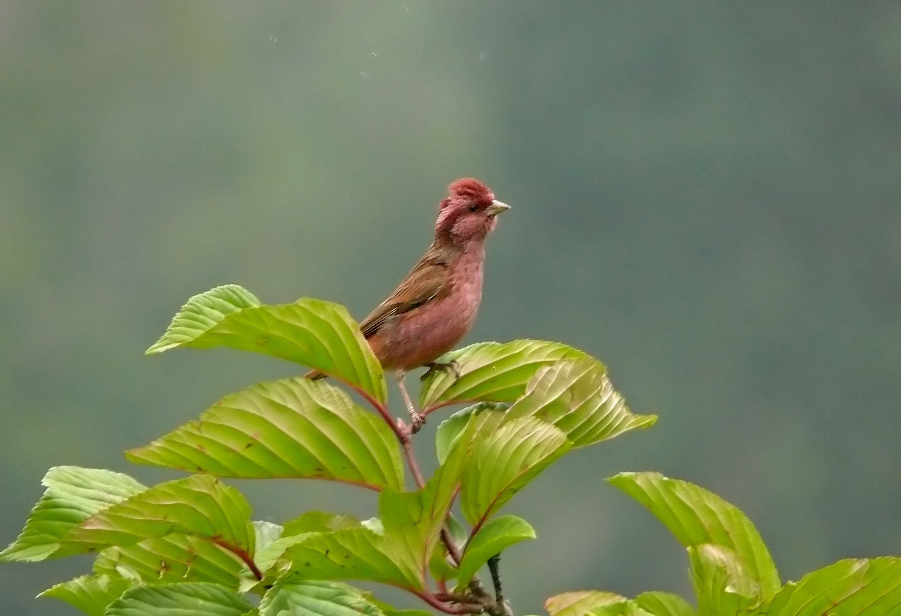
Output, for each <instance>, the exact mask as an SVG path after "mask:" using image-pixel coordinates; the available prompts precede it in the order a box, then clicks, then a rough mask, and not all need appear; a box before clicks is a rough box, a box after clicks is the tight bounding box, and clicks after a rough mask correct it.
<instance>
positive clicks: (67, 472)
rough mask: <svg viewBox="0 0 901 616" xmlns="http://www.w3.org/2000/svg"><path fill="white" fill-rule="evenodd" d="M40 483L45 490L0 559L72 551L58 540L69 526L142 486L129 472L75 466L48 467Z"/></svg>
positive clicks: (33, 557)
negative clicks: (17, 535)
mask: <svg viewBox="0 0 901 616" xmlns="http://www.w3.org/2000/svg"><path fill="white" fill-rule="evenodd" d="M41 483H42V484H43V485H45V486H46V487H47V490H46V491H45V492H44V494H43V496H41V499H40V500H39V501H38V503H37V505H35V507H34V509H33V510H32V511H31V515H29V516H28V520H27V521H26V522H25V528H24V529H23V530H22V533H21V534H20V535H19V537H18V538H17V539H16V540H15V541H14V542H13V543H12V544H11V545H10V546H9V547H8V548H6V549H5V550H3V551H2V552H0V561H14V560H19V561H38V560H44V559H45V558H48V557H50V556H62V555H64V554H65V553H70V554H71V553H73V551H71V550H70V551H69V552H65V551H63V550H61V546H60V543H59V542H60V540H61V539H62V538H63V536H65V535H66V533H68V532H69V530H71V529H72V528H74V527H75V526H76V525H77V524H79V523H80V522H82V521H84V520H86V519H87V518H89V517H90V516H92V515H94V514H95V513H97V512H98V511H101V510H103V509H106V508H107V507H109V506H111V505H114V504H116V503H118V502H121V501H123V500H125V499H126V498H128V497H129V496H132V495H134V494H136V493H138V492H140V491H141V490H144V489H145V488H144V486H143V485H141V484H140V483H138V482H137V481H135V480H134V479H132V478H131V477H129V476H128V475H123V474H122V473H114V472H112V471H108V470H103V469H94V468H79V467H77V466H57V467H54V468H51V469H50V470H49V471H47V474H46V475H44V479H43V480H42V481H41Z"/></svg>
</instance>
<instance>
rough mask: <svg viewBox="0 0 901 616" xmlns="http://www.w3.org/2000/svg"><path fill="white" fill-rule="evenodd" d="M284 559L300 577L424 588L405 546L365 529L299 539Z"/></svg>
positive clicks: (314, 534)
mask: <svg viewBox="0 0 901 616" xmlns="http://www.w3.org/2000/svg"><path fill="white" fill-rule="evenodd" d="M283 558H284V559H286V560H288V561H290V562H291V569H290V571H291V573H292V574H293V575H294V576H297V577H298V578H303V579H320V580H340V579H355V580H369V581H373V582H381V583H384V584H391V585H394V586H399V587H401V588H408V589H411V590H422V589H423V582H422V575H421V573H420V572H418V571H416V570H415V568H414V567H413V566H411V563H410V562H409V560H408V559H406V558H404V550H403V546H398V545H397V544H396V542H394V541H391V540H389V539H386V538H385V536H384V534H382V533H378V532H376V531H374V530H371V529H370V528H367V527H364V526H360V527H357V528H346V529H342V530H338V531H333V532H330V533H310V534H307V535H304V536H300V537H298V543H296V544H295V545H292V546H290V547H288V548H287V549H286V550H285V552H284V554H283Z"/></svg>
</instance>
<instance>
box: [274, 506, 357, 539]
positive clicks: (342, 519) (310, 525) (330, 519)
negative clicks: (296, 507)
mask: <svg viewBox="0 0 901 616" xmlns="http://www.w3.org/2000/svg"><path fill="white" fill-rule="evenodd" d="M360 524H361V522H360V520H358V519H357V518H355V517H353V516H352V515H346V514H341V513H329V512H326V511H307V512H306V513H304V514H302V515H300V516H299V517H296V518H294V519H293V520H289V521H288V522H285V531H284V535H299V534H301V533H325V532H330V531H333V530H341V529H342V528H354V527H356V526H360Z"/></svg>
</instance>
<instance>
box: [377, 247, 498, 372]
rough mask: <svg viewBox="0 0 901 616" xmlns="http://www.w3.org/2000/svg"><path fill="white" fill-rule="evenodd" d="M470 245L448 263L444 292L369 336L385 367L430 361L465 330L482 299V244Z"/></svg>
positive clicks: (409, 366)
mask: <svg viewBox="0 0 901 616" xmlns="http://www.w3.org/2000/svg"><path fill="white" fill-rule="evenodd" d="M472 248H473V250H467V251H465V252H464V253H462V254H461V255H460V256H459V257H458V258H457V259H456V260H455V261H454V262H453V263H450V264H449V266H450V268H451V290H450V292H449V293H448V294H447V295H445V296H444V297H442V298H440V299H437V298H436V299H435V300H432V301H430V302H427V303H426V304H424V305H423V306H422V307H420V308H419V309H416V310H412V311H410V312H409V313H406V314H402V315H400V316H399V317H397V318H396V319H395V320H393V322H391V323H386V325H385V326H384V327H383V328H382V329H381V330H379V332H378V333H377V334H376V335H375V336H373V339H371V340H370V344H371V345H372V347H373V349H374V350H375V352H376V354H377V355H378V357H379V359H380V361H381V362H382V367H383V368H384V369H385V370H411V369H413V368H416V367H419V366H422V365H424V364H428V363H431V362H433V361H434V360H436V359H437V358H438V357H440V356H441V355H444V354H445V353H447V352H448V351H450V350H451V349H452V348H454V346H456V344H457V343H458V342H459V341H460V340H461V339H462V338H463V337H464V336H465V335H466V334H467V333H468V332H469V330H470V328H471V327H472V324H473V323H474V322H475V318H476V314H477V313H478V310H479V304H480V303H481V301H482V262H483V260H484V248H483V247H482V246H481V245H479V246H473V247H472Z"/></svg>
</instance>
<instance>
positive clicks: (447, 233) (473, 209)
mask: <svg viewBox="0 0 901 616" xmlns="http://www.w3.org/2000/svg"><path fill="white" fill-rule="evenodd" d="M508 209H510V206H509V205H507V204H506V203H501V202H500V201H498V200H497V199H495V198H494V193H493V192H491V189H489V188H488V187H487V186H485V185H484V184H483V183H482V182H480V181H478V180H475V179H473V178H462V179H459V180H456V181H455V182H453V183H452V184H451V185H450V186H448V187H447V197H445V198H444V199H442V200H441V209H440V211H439V212H438V221H437V222H436V223H435V237H436V238H438V239H445V240H449V241H450V242H452V243H454V244H458V245H462V244H467V243H469V242H473V241H477V242H481V241H483V240H484V239H485V238H486V237H487V236H488V234H489V233H491V232H492V231H493V230H494V227H495V226H496V225H497V219H496V218H495V217H496V216H497V215H498V214H500V213H501V212H503V211H504V210H508Z"/></svg>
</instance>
